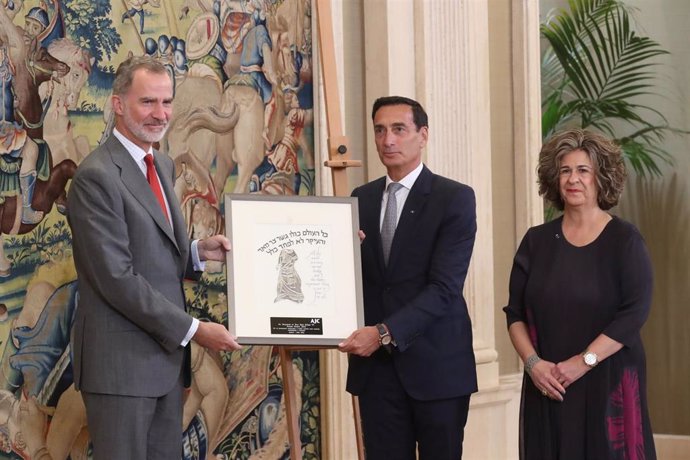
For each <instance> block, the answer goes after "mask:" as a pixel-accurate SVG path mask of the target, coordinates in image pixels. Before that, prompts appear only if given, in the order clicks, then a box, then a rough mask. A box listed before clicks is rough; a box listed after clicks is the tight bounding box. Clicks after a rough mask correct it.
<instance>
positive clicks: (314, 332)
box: [225, 194, 364, 346]
mask: <svg viewBox="0 0 690 460" xmlns="http://www.w3.org/2000/svg"><path fill="white" fill-rule="evenodd" d="M225 222H226V233H227V235H228V238H229V239H230V241H231V242H232V250H231V251H230V260H229V261H228V327H229V329H230V332H232V333H233V334H234V335H236V336H237V337H238V341H239V342H240V343H242V344H262V345H307V346H335V345H337V344H338V343H340V342H341V341H342V340H343V339H345V338H346V337H348V336H349V335H350V333H351V332H352V331H354V330H355V329H357V328H359V327H361V326H362V325H363V324H364V316H363V308H362V276H361V266H360V252H359V244H360V241H359V236H358V229H359V220H358V213H357V200H356V198H351V197H290V196H272V197H266V196H258V195H235V194H228V195H226V196H225Z"/></svg>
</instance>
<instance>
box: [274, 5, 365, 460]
mask: <svg viewBox="0 0 690 460" xmlns="http://www.w3.org/2000/svg"><path fill="white" fill-rule="evenodd" d="M313 1H314V3H315V5H316V23H317V26H318V34H319V50H320V54H319V56H320V57H321V70H322V76H323V87H324V96H325V97H324V99H325V101H324V102H325V108H326V133H327V140H328V160H326V161H325V162H324V166H326V167H329V168H331V177H332V179H333V195H334V196H349V192H348V184H347V168H351V167H361V166H362V162H361V161H359V160H352V159H351V158H350V149H349V147H348V139H347V137H346V136H345V135H344V134H343V122H342V119H341V113H340V98H339V96H338V73H337V68H336V62H335V45H334V43H333V20H332V16H331V1H330V0H313ZM277 348H278V354H279V356H280V367H281V370H282V378H283V398H285V399H284V400H285V416H286V418H287V421H288V439H289V441H290V460H302V440H301V438H300V429H299V416H300V408H299V407H297V403H296V401H295V399H294V398H293V395H292V391H293V388H294V387H295V376H294V373H293V371H292V352H293V351H295V350H305V349H309V350H317V349H319V348H318V347H312V348H305V347H289V346H279V347H277ZM352 409H353V413H354V423H355V434H356V437H357V457H358V458H359V460H364V443H363V441H362V424H361V419H360V414H359V402H358V401H357V397H356V396H353V397H352Z"/></svg>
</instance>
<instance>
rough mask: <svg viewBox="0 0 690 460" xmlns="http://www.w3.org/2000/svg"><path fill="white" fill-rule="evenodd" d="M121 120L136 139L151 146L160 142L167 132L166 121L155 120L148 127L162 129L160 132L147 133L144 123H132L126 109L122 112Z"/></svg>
mask: <svg viewBox="0 0 690 460" xmlns="http://www.w3.org/2000/svg"><path fill="white" fill-rule="evenodd" d="M122 119H123V121H124V122H125V126H126V127H127V129H128V130H129V131H130V132H131V133H132V134H133V135H134V136H135V137H136V138H137V139H139V140H141V141H144V142H148V143H151V144H153V143H154V142H160V140H161V139H163V136H165V133H166V131H167V130H168V122H167V121H161V122H157V121H155V120H151V121H150V122H149V123H148V124H149V125H151V124H155V125H156V126H163V129H162V130H161V131H149V130H148V129H147V128H146V122H143V123H139V122H136V121H134V120H133V119H132V117H131V115H130V114H129V112H128V111H127V109H126V107H125V110H123V114H122Z"/></svg>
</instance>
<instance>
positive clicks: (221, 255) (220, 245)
mask: <svg viewBox="0 0 690 460" xmlns="http://www.w3.org/2000/svg"><path fill="white" fill-rule="evenodd" d="M196 248H197V250H198V251H199V260H202V261H204V260H217V261H219V262H225V256H226V254H227V252H228V251H229V250H230V240H229V239H227V238H226V237H225V236H223V235H214V236H211V237H209V238H204V239H203V240H199V242H198V243H197V246H196Z"/></svg>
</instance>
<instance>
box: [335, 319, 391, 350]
mask: <svg viewBox="0 0 690 460" xmlns="http://www.w3.org/2000/svg"><path fill="white" fill-rule="evenodd" d="M380 346H381V345H380V344H379V331H378V330H377V329H376V326H365V327H363V328H361V329H357V330H356V331H355V332H353V333H352V334H350V337H348V338H347V339H345V340H344V341H342V342H340V343H339V344H338V349H339V350H340V351H342V352H343V353H352V354H353V355H358V356H364V357H367V356H370V355H371V354H372V353H373V352H375V351H376V350H378V349H379V347H380Z"/></svg>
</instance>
